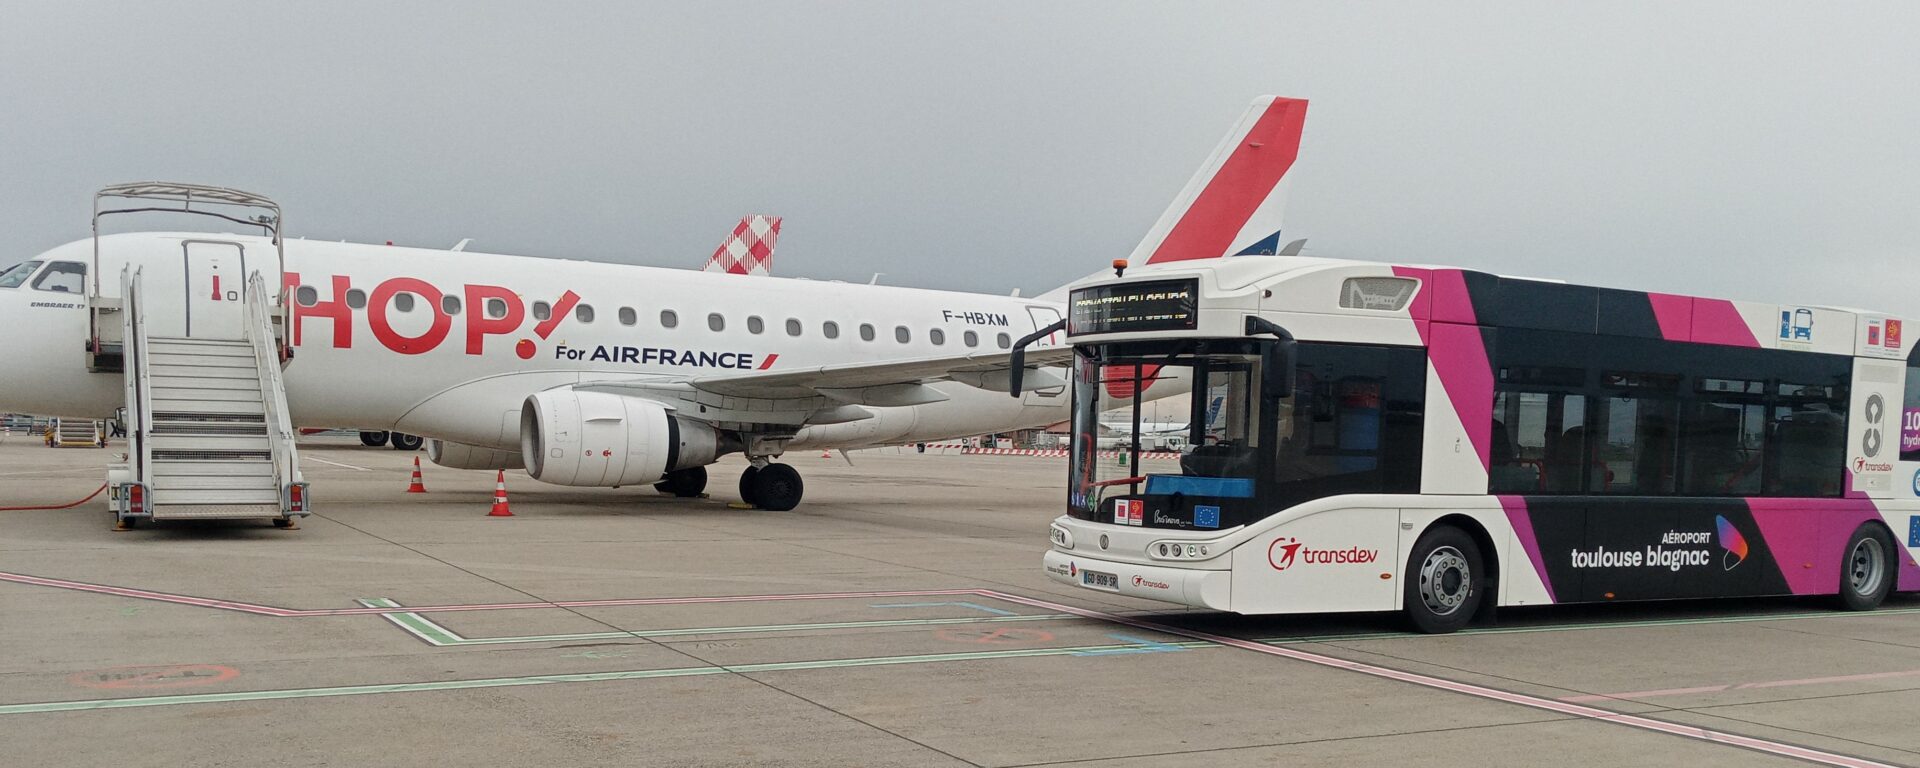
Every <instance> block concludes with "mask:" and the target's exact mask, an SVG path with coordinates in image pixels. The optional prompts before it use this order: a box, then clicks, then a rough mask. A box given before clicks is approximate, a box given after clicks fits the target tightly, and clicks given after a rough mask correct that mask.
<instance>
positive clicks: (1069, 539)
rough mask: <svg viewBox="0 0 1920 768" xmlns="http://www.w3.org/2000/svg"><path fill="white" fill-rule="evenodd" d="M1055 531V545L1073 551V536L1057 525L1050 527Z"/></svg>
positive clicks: (1049, 527)
mask: <svg viewBox="0 0 1920 768" xmlns="http://www.w3.org/2000/svg"><path fill="white" fill-rule="evenodd" d="M1048 529H1049V530H1051V531H1053V545H1054V546H1056V547H1059V548H1061V549H1073V534H1071V533H1068V532H1067V529H1065V528H1062V527H1060V526H1057V525H1053V526H1048Z"/></svg>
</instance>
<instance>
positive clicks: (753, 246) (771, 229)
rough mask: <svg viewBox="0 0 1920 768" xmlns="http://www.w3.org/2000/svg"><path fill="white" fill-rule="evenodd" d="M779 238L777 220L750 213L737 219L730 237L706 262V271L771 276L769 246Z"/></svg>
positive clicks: (770, 251)
mask: <svg viewBox="0 0 1920 768" xmlns="http://www.w3.org/2000/svg"><path fill="white" fill-rule="evenodd" d="M779 239H780V217H778V216H765V215H761V214H754V215H752V216H745V217H742V218H741V219H740V223H739V224H736V225H734V227H733V234H731V235H728V236H727V239H725V240H722V241H721V242H720V247H719V248H718V249H716V250H714V252H713V257H712V258H710V259H707V266H706V267H705V271H707V272H727V273H731V274H735V275H770V274H773V244H774V243H775V242H776V241H778V240H779Z"/></svg>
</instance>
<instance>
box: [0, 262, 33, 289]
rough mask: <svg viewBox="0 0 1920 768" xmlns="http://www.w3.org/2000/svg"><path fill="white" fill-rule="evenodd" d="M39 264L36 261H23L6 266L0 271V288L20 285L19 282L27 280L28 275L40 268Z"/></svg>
mask: <svg viewBox="0 0 1920 768" xmlns="http://www.w3.org/2000/svg"><path fill="white" fill-rule="evenodd" d="M40 264H41V262H38V261H23V262H20V263H18V264H15V265H13V266H11V267H8V268H7V270H6V271H5V272H0V288H18V287H20V284H21V283H24V282H26V281H27V276H28V275H31V274H33V271H34V270H36V269H39V268H40Z"/></svg>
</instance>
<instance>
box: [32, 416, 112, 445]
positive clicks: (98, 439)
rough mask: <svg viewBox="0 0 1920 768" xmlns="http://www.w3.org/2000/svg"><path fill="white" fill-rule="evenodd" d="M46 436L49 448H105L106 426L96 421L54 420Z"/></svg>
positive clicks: (48, 427)
mask: <svg viewBox="0 0 1920 768" xmlns="http://www.w3.org/2000/svg"><path fill="white" fill-rule="evenodd" d="M46 435H47V447H49V448H105V447H107V425H106V424H105V423H104V422H101V421H99V420H96V419H54V420H53V421H52V422H50V423H49V424H47V432H46Z"/></svg>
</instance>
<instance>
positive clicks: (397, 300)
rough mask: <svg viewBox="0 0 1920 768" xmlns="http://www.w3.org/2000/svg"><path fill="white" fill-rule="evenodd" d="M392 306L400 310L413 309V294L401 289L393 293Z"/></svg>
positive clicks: (409, 310) (408, 310)
mask: <svg viewBox="0 0 1920 768" xmlns="http://www.w3.org/2000/svg"><path fill="white" fill-rule="evenodd" d="M393 308H394V309H395V310H397V311H400V312H412V311H413V294H411V293H407V292H406V291H401V292H399V293H396V294H394V295H393Z"/></svg>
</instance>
